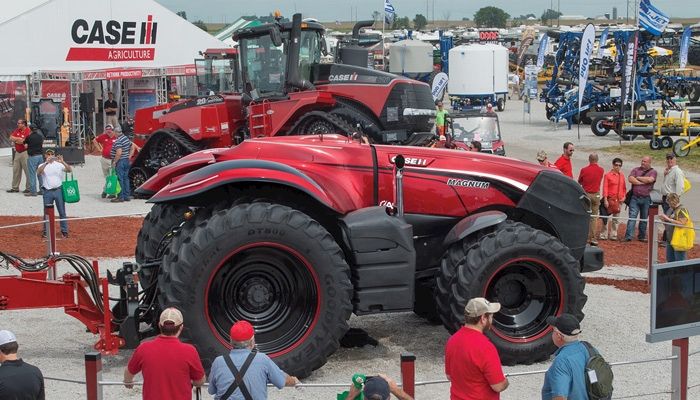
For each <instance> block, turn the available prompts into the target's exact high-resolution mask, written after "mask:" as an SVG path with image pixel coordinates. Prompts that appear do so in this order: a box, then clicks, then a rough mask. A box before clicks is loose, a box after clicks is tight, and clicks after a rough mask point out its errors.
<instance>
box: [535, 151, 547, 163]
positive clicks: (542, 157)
mask: <svg viewBox="0 0 700 400" xmlns="http://www.w3.org/2000/svg"><path fill="white" fill-rule="evenodd" d="M546 158H547V152H546V151H544V150H540V151H538V152H537V161H544V160H545V159H546Z"/></svg>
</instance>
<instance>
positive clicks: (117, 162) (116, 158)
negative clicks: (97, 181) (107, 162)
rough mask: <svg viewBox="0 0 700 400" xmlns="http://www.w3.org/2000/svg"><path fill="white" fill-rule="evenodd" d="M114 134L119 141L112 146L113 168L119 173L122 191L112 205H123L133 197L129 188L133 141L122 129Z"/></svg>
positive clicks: (117, 128) (115, 130) (116, 129)
mask: <svg viewBox="0 0 700 400" xmlns="http://www.w3.org/2000/svg"><path fill="white" fill-rule="evenodd" d="M114 132H116V134H117V139H116V140H115V141H114V143H113V144H112V151H111V153H110V155H111V156H112V168H114V169H115V171H116V172H117V178H118V179H119V185H120V186H121V188H122V191H121V192H120V193H119V197H117V198H114V199H112V200H111V202H112V203H121V202H123V201H129V200H130V197H129V196H131V188H130V187H129V185H130V183H129V157H130V156H131V140H129V138H128V137H127V136H126V135H124V134H123V133H122V130H121V128H119V127H116V128H115V129H114Z"/></svg>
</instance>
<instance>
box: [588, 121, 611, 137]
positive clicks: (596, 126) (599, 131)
mask: <svg viewBox="0 0 700 400" xmlns="http://www.w3.org/2000/svg"><path fill="white" fill-rule="evenodd" d="M604 121H605V118H603V117H598V118H595V119H593V121H592V122H591V131H592V132H593V134H594V135H596V136H605V135H607V134H608V133H610V128H608V127H606V126H603V122H604Z"/></svg>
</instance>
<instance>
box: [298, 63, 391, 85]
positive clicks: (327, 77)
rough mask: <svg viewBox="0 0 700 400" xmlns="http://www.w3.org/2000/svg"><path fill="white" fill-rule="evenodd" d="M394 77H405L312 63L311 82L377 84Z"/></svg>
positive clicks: (372, 70) (344, 66)
mask: <svg viewBox="0 0 700 400" xmlns="http://www.w3.org/2000/svg"><path fill="white" fill-rule="evenodd" d="M394 79H405V78H403V77H400V76H397V75H394V74H390V73H388V72H383V71H377V70H374V69H368V68H362V67H358V66H355V65H346V64H314V66H313V71H312V83H313V84H314V85H324V84H339V83H347V84H365V85H366V84H377V85H386V84H388V83H389V82H391V81H392V80H394Z"/></svg>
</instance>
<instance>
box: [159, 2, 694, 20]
mask: <svg viewBox="0 0 700 400" xmlns="http://www.w3.org/2000/svg"><path fill="white" fill-rule="evenodd" d="M156 1H157V2H159V3H160V4H162V5H164V6H165V7H167V8H169V9H171V10H173V11H180V10H184V11H185V12H187V18H188V19H189V20H190V21H194V20H198V19H201V20H204V21H205V22H233V21H234V20H236V19H237V18H238V17H239V16H241V15H251V14H256V15H261V14H262V15H267V14H269V13H270V12H272V11H274V10H275V9H279V10H280V11H282V13H283V14H284V15H286V16H287V15H291V14H293V13H294V12H295V11H296V12H301V13H302V14H303V15H304V17H315V18H318V19H319V20H321V21H334V20H343V21H347V20H350V13H351V12H352V13H353V15H354V13H355V10H357V15H358V18H359V19H368V18H369V19H371V15H372V11H374V10H377V11H380V10H381V9H382V8H383V4H384V0H255V1H242V0H156ZM391 2H392V4H393V5H394V8H396V12H397V14H398V15H400V16H404V15H408V16H410V17H411V18H413V17H414V16H415V15H416V14H419V13H420V14H423V15H425V14H426V5H427V9H428V11H429V13H430V15H429V16H428V18H429V19H432V18H433V17H432V14H433V3H434V6H435V7H434V8H435V19H445V16H447V15H448V14H449V19H450V20H460V19H462V17H468V18H470V19H472V18H473V17H474V13H475V12H476V11H477V10H478V9H479V8H481V7H485V6H489V5H492V6H496V7H499V8H502V9H503V10H505V11H506V12H507V13H509V14H510V15H512V16H519V15H526V14H529V13H532V14H535V15H536V16H538V17H539V16H540V15H542V12H543V11H544V10H545V9H547V8H549V7H550V3H551V4H553V8H554V9H555V10H556V9H557V0H527V1H513V0H490V1H473V0H457V1H455V0H391ZM627 3H628V2H627V1H626V0H559V7H560V10H561V12H562V13H563V14H566V15H584V16H587V17H589V16H590V17H594V16H596V15H601V14H603V13H612V8H613V7H617V13H618V15H620V16H625V15H626V6H627ZM629 3H630V4H634V0H630V1H629ZM652 4H654V5H655V6H657V7H658V8H660V9H661V10H663V11H664V12H666V13H668V14H669V15H670V16H671V17H681V16H682V17H698V19H699V20H700V0H652ZM630 13H632V11H630Z"/></svg>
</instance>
